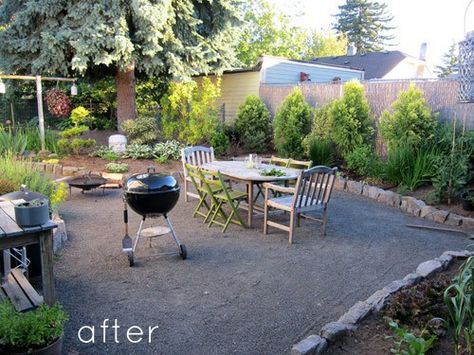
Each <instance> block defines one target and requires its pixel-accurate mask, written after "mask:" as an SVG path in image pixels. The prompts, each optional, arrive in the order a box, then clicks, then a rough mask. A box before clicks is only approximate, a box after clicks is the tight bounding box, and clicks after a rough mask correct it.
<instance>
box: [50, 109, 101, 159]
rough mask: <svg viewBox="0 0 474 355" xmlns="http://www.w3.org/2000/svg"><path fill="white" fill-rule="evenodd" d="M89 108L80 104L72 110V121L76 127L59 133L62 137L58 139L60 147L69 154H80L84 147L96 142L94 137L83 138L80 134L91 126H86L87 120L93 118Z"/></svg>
mask: <svg viewBox="0 0 474 355" xmlns="http://www.w3.org/2000/svg"><path fill="white" fill-rule="evenodd" d="M91 119H93V118H91V117H90V112H89V110H88V109H86V108H84V107H82V106H79V107H76V108H75V109H74V110H72V112H71V121H72V122H73V123H74V127H71V128H68V129H66V130H64V131H62V132H61V133H60V134H59V135H60V136H61V139H59V140H58V147H59V149H61V151H62V152H64V153H67V154H71V153H74V154H79V153H80V152H81V150H82V149H83V148H89V147H92V146H93V145H94V144H95V140H94V139H82V138H79V136H80V135H81V134H82V133H84V132H87V131H88V130H89V127H87V126H85V125H84V123H85V122H86V120H91Z"/></svg>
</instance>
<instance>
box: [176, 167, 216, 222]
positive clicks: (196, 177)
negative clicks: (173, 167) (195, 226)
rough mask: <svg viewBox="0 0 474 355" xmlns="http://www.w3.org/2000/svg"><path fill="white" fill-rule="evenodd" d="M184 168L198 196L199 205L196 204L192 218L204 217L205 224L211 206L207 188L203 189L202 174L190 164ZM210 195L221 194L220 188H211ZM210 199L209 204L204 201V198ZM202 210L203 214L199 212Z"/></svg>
mask: <svg viewBox="0 0 474 355" xmlns="http://www.w3.org/2000/svg"><path fill="white" fill-rule="evenodd" d="M184 168H185V171H186V174H187V176H188V178H189V180H190V181H191V184H192V185H193V187H194V189H195V190H196V192H197V195H198V196H199V203H198V204H197V206H196V208H195V209H194V213H193V217H196V215H199V216H202V217H204V222H207V220H208V218H209V211H211V206H210V205H212V197H211V195H209V192H208V190H207V188H205V187H204V184H203V181H202V174H201V172H200V171H199V168H198V167H196V166H193V165H191V164H188V163H186V164H184ZM211 190H212V193H217V192H221V191H222V188H220V186H215V184H213V186H212V187H211ZM207 197H210V199H211V202H210V204H209V203H208V202H207V201H206V198H207ZM202 208H204V209H205V210H204V212H203V211H201V209H202Z"/></svg>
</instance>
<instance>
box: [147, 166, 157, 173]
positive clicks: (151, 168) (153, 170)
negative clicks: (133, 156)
mask: <svg viewBox="0 0 474 355" xmlns="http://www.w3.org/2000/svg"><path fill="white" fill-rule="evenodd" d="M146 172H147V173H148V174H149V173H152V172H153V173H156V170H155V167H154V166H153V165H151V166H149V167H148V168H146Z"/></svg>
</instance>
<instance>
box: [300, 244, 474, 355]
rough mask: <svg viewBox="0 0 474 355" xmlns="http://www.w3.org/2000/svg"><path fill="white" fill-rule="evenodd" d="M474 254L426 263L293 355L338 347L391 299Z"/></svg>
mask: <svg viewBox="0 0 474 355" xmlns="http://www.w3.org/2000/svg"><path fill="white" fill-rule="evenodd" d="M471 255H474V253H471V252H470V251H468V250H463V251H445V252H444V253H443V254H442V255H441V256H439V257H437V258H435V259H432V260H428V261H425V262H422V263H421V264H419V265H418V267H417V268H416V271H415V272H414V273H411V274H408V275H406V276H405V277H404V278H403V279H400V280H396V281H393V282H392V283H390V284H388V285H387V286H385V287H384V288H382V289H380V290H378V291H376V292H374V293H373V294H372V295H371V296H370V297H369V298H367V299H366V300H365V301H358V302H357V303H356V304H354V305H353V306H352V307H351V308H349V310H348V311H347V312H346V313H344V314H343V315H342V316H341V317H339V319H338V320H337V321H335V322H330V323H327V324H326V325H324V326H323V327H322V328H321V330H320V332H319V335H310V336H308V337H307V338H305V339H303V340H302V341H300V342H299V343H297V344H295V345H293V347H292V349H291V355H317V354H323V353H324V352H325V351H326V350H327V348H328V346H329V345H334V343H336V342H337V341H338V340H339V339H341V338H342V337H343V336H345V335H346V334H348V333H349V332H353V331H355V330H356V329H357V328H358V326H359V324H360V322H362V320H364V319H365V318H366V317H367V316H368V315H369V314H370V313H371V312H374V311H380V310H381V309H382V308H384V307H385V305H386V304H387V302H388V300H389V298H390V296H392V295H393V294H394V293H396V292H398V291H400V290H401V289H402V288H405V287H408V286H412V285H415V284H417V283H419V282H420V281H422V280H423V279H425V278H426V277H428V276H430V275H432V274H434V273H436V272H439V271H441V270H444V269H446V268H447V267H448V266H449V264H450V263H451V262H452V261H453V259H454V258H467V257H469V256H471Z"/></svg>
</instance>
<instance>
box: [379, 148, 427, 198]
mask: <svg viewBox="0 0 474 355" xmlns="http://www.w3.org/2000/svg"><path fill="white" fill-rule="evenodd" d="M435 172H436V154H435V153H434V152H433V150H431V149H426V148H425V149H418V150H415V149H414V148H413V147H411V146H397V147H396V148H393V149H392V150H390V151H389V152H388V158H387V162H386V164H385V176H386V178H387V180H388V181H390V182H391V183H394V184H397V185H399V186H400V188H401V189H403V188H408V189H410V190H414V189H416V188H417V187H418V186H420V185H421V184H423V183H426V182H430V181H431V180H432V178H433V176H434V174H435Z"/></svg>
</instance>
